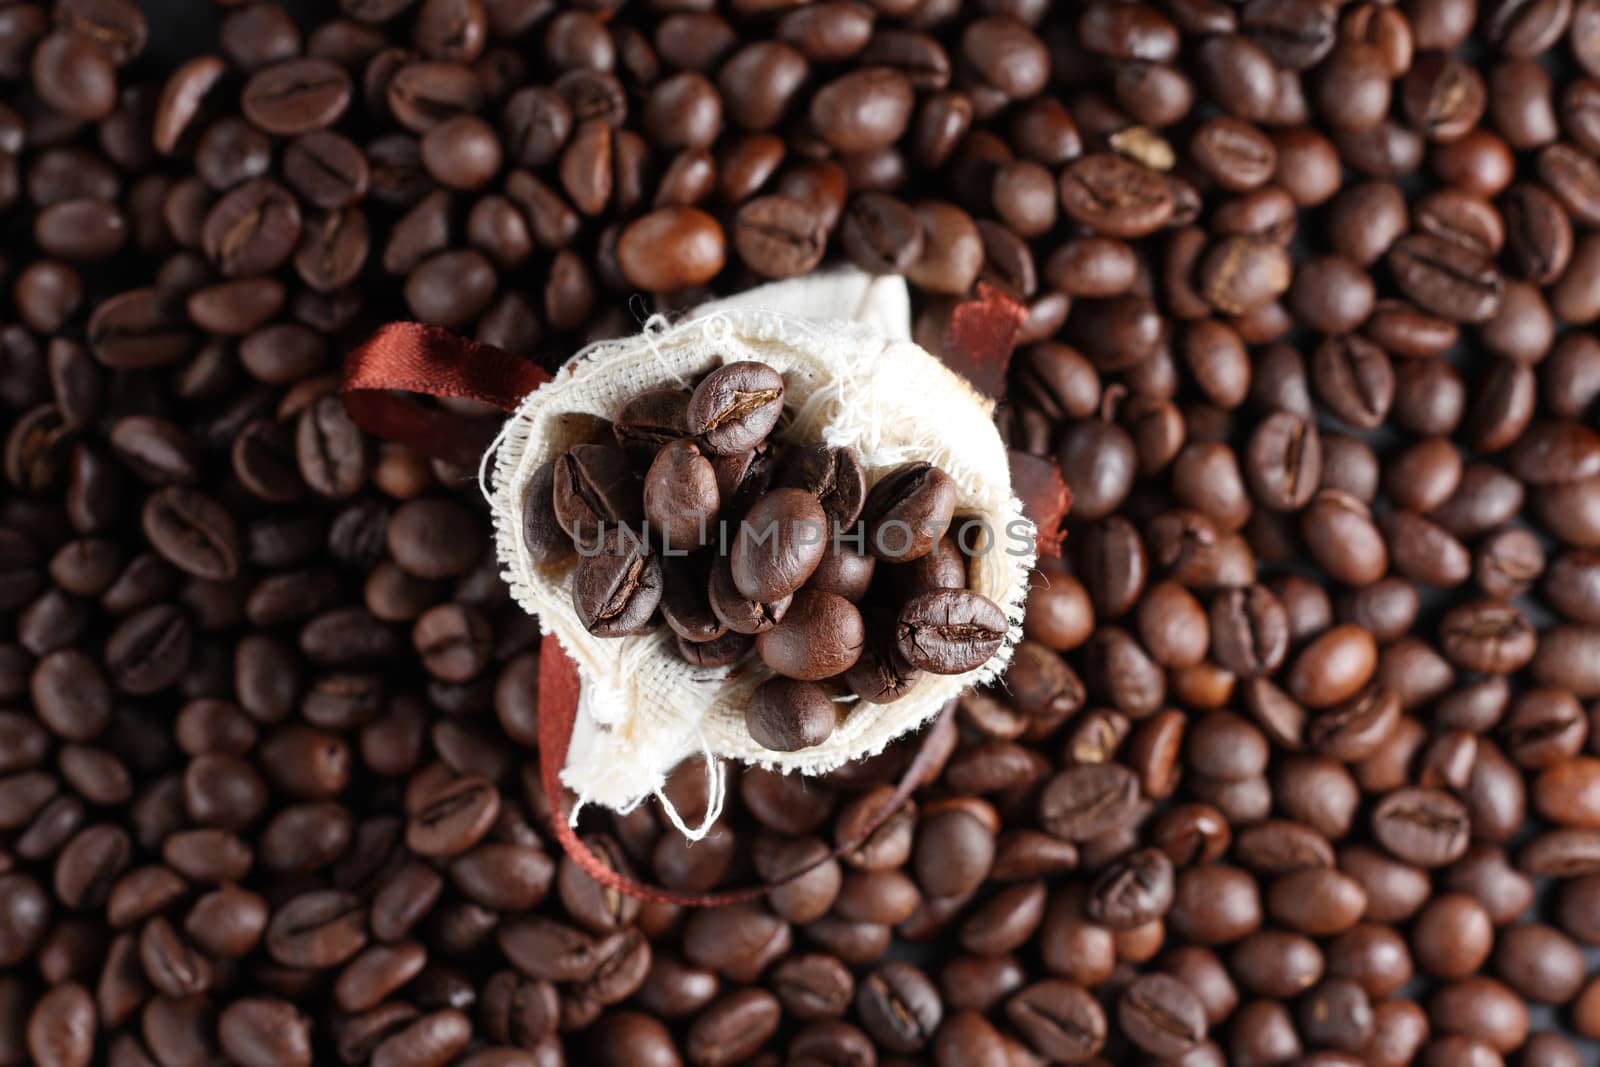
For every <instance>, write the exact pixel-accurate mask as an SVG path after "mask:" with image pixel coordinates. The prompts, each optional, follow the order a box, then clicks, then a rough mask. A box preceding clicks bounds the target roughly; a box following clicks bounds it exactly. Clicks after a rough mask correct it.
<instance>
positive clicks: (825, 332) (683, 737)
mask: <svg viewBox="0 0 1600 1067" xmlns="http://www.w3.org/2000/svg"><path fill="white" fill-rule="evenodd" d="M909 319H910V311H909V301H908V299H907V295H906V289H905V284H904V282H902V281H901V280H900V279H899V278H874V277H872V276H870V275H866V274H863V273H860V272H858V271H848V272H842V273H836V274H828V275H822V276H817V277H812V278H805V279H799V280H796V281H790V282H779V283H775V284H772V285H767V286H763V287H761V288H758V289H754V290H751V291H750V292H747V293H744V294H741V295H740V296H738V297H735V298H732V299H728V300H723V301H719V302H716V303H713V304H708V305H706V306H704V307H701V308H700V309H698V310H697V311H695V312H694V313H693V314H692V315H691V316H689V317H688V318H686V319H684V320H683V321H681V322H679V323H677V324H675V325H669V324H668V323H667V321H666V320H665V319H664V318H662V317H659V316H658V317H656V318H653V319H651V320H650V321H649V322H647V323H646V324H645V328H644V330H643V332H641V333H640V334H639V335H637V336H634V337H629V338H626V339H624V340H619V341H608V342H603V343H600V344H597V345H593V346H591V347H589V348H587V349H585V350H584V351H582V352H580V353H579V354H578V355H577V356H575V357H574V358H573V359H572V360H571V361H570V362H568V363H567V365H566V366H564V367H563V368H562V369H561V371H560V372H559V373H557V374H556V376H555V378H554V379H553V380H552V381H551V382H550V383H549V384H547V385H545V386H544V387H543V388H541V389H539V390H538V391H537V392H535V393H533V394H532V395H531V396H529V397H528V398H527V400H526V401H525V402H524V403H523V405H522V407H521V408H520V409H519V410H518V411H517V412H516V414H515V415H513V416H512V417H511V418H510V419H509V420H508V421H507V423H506V425H505V427H504V428H503V429H502V431H501V433H500V436H499V438H498V439H497V440H496V442H495V444H494V445H493V446H491V449H490V452H489V455H487V456H486V457H485V470H486V471H490V472H491V473H489V477H490V484H488V485H486V486H485V493H486V495H487V496H488V498H489V502H490V504H491V505H492V508H493V513H494V525H495V545H496V549H497V551H498V553H499V559H500V562H501V564H502V566H503V567H504V572H503V576H504V578H505V580H506V582H507V583H508V584H509V585H510V587H511V592H512V595H513V596H514V597H515V598H516V600H517V602H518V603H519V604H521V605H522V606H523V608H525V609H526V610H528V611H530V612H533V613H534V614H536V615H537V616H538V617H539V621H540V624H541V626H542V627H543V628H544V630H545V632H547V633H554V634H555V635H556V636H557V637H558V638H559V639H560V641H561V643H562V645H563V646H564V647H565V648H566V650H567V651H568V652H569V653H570V654H571V656H572V657H573V659H574V660H576V662H577V664H578V666H579V668H580V670H581V671H582V677H583V691H582V697H581V699H580V702H579V706H578V717H577V723H576V726H575V728H574V732H573V738H572V745H571V748H570V750H569V754H568V759H567V764H566V768H565V770H564V771H563V772H562V781H563V782H564V783H565V784H566V786H567V787H568V788H570V789H571V790H572V791H573V792H574V793H575V794H576V796H577V800H578V803H577V804H576V805H575V806H574V808H573V814H574V817H576V813H577V811H578V809H579V808H581V807H582V805H584V804H587V803H596V804H601V805H603V806H605V807H607V808H611V809H613V810H616V811H623V812H625V811H627V810H629V809H631V808H632V807H634V806H635V805H637V804H639V803H640V802H641V801H643V800H645V799H647V798H649V797H650V796H652V795H657V796H659V795H660V790H661V787H662V785H663V783H664V781H665V778H666V775H667V773H668V772H669V771H671V770H672V768H673V767H674V766H676V765H677V764H678V763H679V762H680V761H682V760H683V759H684V758H685V757H688V756H691V755H695V754H703V755H704V756H705V757H706V766H707V768H708V774H709V775H710V778H711V781H710V786H711V798H712V803H711V806H710V809H709V810H708V811H707V813H706V816H705V820H704V822H703V823H702V824H701V826H699V827H687V826H684V825H683V823H682V821H681V820H680V819H679V818H678V816H677V814H676V812H674V811H672V809H671V805H670V804H667V803H665V798H662V799H663V806H664V808H665V810H666V812H667V815H668V817H669V818H670V819H671V820H672V821H673V822H674V823H675V824H677V825H678V827H679V829H681V830H682V831H683V832H684V833H686V834H688V836H690V837H691V838H698V837H700V836H702V835H703V834H704V832H705V830H706V829H708V828H709V826H710V825H711V823H712V822H714V821H715V819H716V818H717V815H718V813H719V811H720V808H721V799H722V796H723V792H724V780H723V773H722V761H724V760H730V759H731V760H739V761H740V762H743V763H748V764H757V765H760V766H763V767H769V768H774V769H777V770H781V771H786V772H787V771H797V772H800V773H802V774H820V773H823V772H826V771H829V770H832V769H833V768H835V767H838V766H840V765H841V764H843V763H846V762H848V761H850V760H853V759H857V758H860V757H865V756H869V755H872V754H873V753H876V752H878V751H880V750H881V749H882V748H883V747H884V746H885V745H887V744H888V743H889V742H890V741H892V740H894V739H895V738H896V737H898V736H900V735H901V734H904V733H906V732H907V731H909V730H913V729H915V728H916V727H918V726H919V725H921V724H922V723H924V722H925V721H927V720H928V719H929V718H930V717H932V716H933V715H935V714H936V713H937V712H938V711H939V709H940V708H941V707H942V706H943V705H944V704H945V702H946V701H948V700H949V699H950V698H952V697H953V696H955V695H956V694H958V693H959V692H961V691H962V690H963V689H965V688H967V687H968V686H972V685H978V684H982V683H984V682H987V681H989V680H990V679H992V678H994V677H995V676H996V675H997V674H999V673H1000V672H1001V671H1002V670H1003V669H1004V666H1005V664H1006V663H1007V661H1008V660H1009V659H1010V655H1011V649H1012V647H1013V645H1014V644H1015V642H1016V640H1017V639H1018V637H1019V636H1020V634H1021V620H1022V604H1023V599H1024V597H1025V596H1026V592H1027V577H1028V572H1029V570H1030V569H1031V568H1032V566H1033V536H1032V533H1033V528H1032V525H1031V524H1030V523H1029V522H1028V520H1027V519H1025V518H1024V517H1023V515H1022V507H1021V504H1020V503H1019V502H1018V500H1017V499H1016V497H1015V496H1014V495H1013V493H1012V491H1011V481H1010V472H1009V468H1008V465H1007V458H1006V448H1005V446H1004V445H1003V444H1002V442H1001V440H1000V436H999V434H998V433H997V432H996V430H995V427H994V423H993V420H992V406H993V402H992V401H990V400H988V399H987V398H985V397H982V396H980V395H979V394H978V393H976V392H974V391H973V390H972V389H971V387H969V386H968V385H967V383H966V382H965V381H964V380H963V379H961V378H960V377H958V376H957V375H955V374H954V373H952V372H951V371H949V370H948V369H946V367H945V366H944V365H943V364H942V363H940V362H939V360H937V359H935V358H934V357H933V356H931V355H929V354H928V353H927V352H926V351H924V350H923V349H922V348H920V347H918V346H917V345H915V344H913V343H912V341H911V340H910V330H909ZM736 360H759V361H760V362H763V363H766V364H769V365H770V366H772V367H774V368H776V369H777V370H778V371H779V372H780V373H782V374H783V378H784V385H785V391H786V407H787V408H788V411H789V415H788V416H787V417H786V421H785V422H784V423H782V424H780V428H779V430H778V431H777V435H778V436H779V437H780V438H783V439H787V440H794V441H807V442H812V441H818V440H820V441H823V442H826V443H827V444H829V445H832V446H836V447H837V446H845V447H849V448H852V449H854V450H855V451H856V453H857V454H858V455H859V456H860V457H861V461H862V464H863V465H864V466H865V468H866V470H867V476H868V483H869V485H870V484H871V482H872V481H874V480H875V479H876V478H877V477H878V476H879V475H881V474H883V473H884V472H886V471H887V470H888V469H890V468H892V467H894V466H896V465H898V464H900V463H902V462H905V461H908V460H913V459H916V460H926V461H928V462H931V463H934V464H937V465H938V466H939V467H941V468H943V469H944V470H945V471H946V472H947V473H948V474H949V475H950V477H951V478H952V479H954V481H955V483H956V485H957V486H958V487H959V490H960V501H959V505H958V507H957V509H956V515H957V522H958V523H960V522H962V521H963V520H970V519H978V520H982V523H983V524H984V527H983V528H984V529H986V530H987V531H989V539H988V543H987V546H986V547H987V548H988V550H987V551H985V552H983V553H982V554H980V555H979V556H978V557H977V558H976V559H975V560H974V562H973V566H972V568H971V571H972V573H971V578H970V582H971V587H972V588H973V589H975V590H976V591H978V592H980V593H982V594H983V595H985V596H987V597H988V598H989V599H991V600H993V601H994V602H995V603H997V604H1000V605H1002V606H1003V607H1004V608H1005V609H1006V611H1007V614H1008V615H1009V617H1010V619H1011V631H1010V634H1009V636H1008V638H1007V640H1006V643H1005V645H1004V647H1003V648H1002V650H1001V651H1000V652H999V653H998V654H997V655H996V656H995V657H994V658H993V659H991V660H990V661H989V662H988V663H986V664H984V665H983V666H982V667H980V668H979V669H977V670H975V671H971V672H968V673H967V674H962V675H953V676H944V677H940V676H934V675H924V677H923V679H922V681H921V682H920V683H919V684H918V685H917V687H916V688H915V689H914V690H913V691H912V693H911V694H910V695H908V696H906V697H904V698H902V699H901V700H899V701H897V702H895V703H893V704H886V705H869V704H859V705H857V704H856V702H855V701H854V699H853V698H842V699H843V700H848V702H849V706H848V707H846V708H843V709H841V715H840V721H839V725H838V727H837V728H836V729H835V730H834V732H833V735H832V736H831V737H830V738H829V739H828V740H827V741H826V742H824V743H823V744H821V745H818V746H816V747H814V748H809V749H806V750H804V751H801V752H773V751H771V750H769V749H765V748H762V747H761V746H760V745H757V744H756V743H755V742H754V741H752V740H751V739H750V736H749V734H748V733H747V732H746V730H745V725H744V714H743V709H744V706H745V703H746V701H747V699H748V697H749V695H750V693H751V691H752V690H753V689H754V688H755V687H756V685H757V684H759V683H760V682H761V681H762V680H763V679H764V678H766V677H768V676H769V673H770V672H767V671H766V670H765V669H764V668H761V666H760V663H759V661H754V660H750V661H747V662H746V663H745V664H742V665H740V666H738V667H735V668H731V669H730V668H722V669H711V670H708V669H701V668H696V667H692V666H690V665H689V664H687V663H685V662H684V661H683V660H682V659H680V658H679V657H678V655H677V653H676V650H675V647H674V644H673V639H672V634H671V632H670V631H669V630H667V628H666V627H661V628H660V630H659V632H657V633H655V634H651V635H646V636H640V637H627V638H621V639H615V638H611V639H607V638H597V637H593V636H591V635H590V634H589V633H588V632H587V631H585V630H584V628H583V626H582V624H581V623H580V622H579V621H578V617H577V614H576V612H575V611H574V609H573V606H572V600H571V588H570V583H571V577H572V570H573V567H574V566H575V564H574V563H573V562H571V561H569V562H567V563H564V564H560V565H557V566H553V567H540V566H537V565H535V564H534V563H533V562H532V561H531V560H530V559H529V556H528V552H527V548H526V545H525V544H524V543H523V540H522V510H523V499H524V494H525V492H526V489H527V486H528V483H529V481H530V478H531V476H532V474H533V472H534V471H535V470H536V469H537V468H538V467H539V466H540V465H541V464H543V463H545V462H546V461H548V460H551V459H553V458H554V457H556V456H557V455H559V454H560V453H561V452H562V451H564V450H565V449H566V448H567V447H569V446H570V445H571V444H573V443H575V442H574V440H573V439H572V437H573V434H574V432H575V431H574V429H573V421H574V420H572V419H570V418H567V417H566V416H569V415H570V414H571V413H573V412H582V413H586V414H590V415H596V416H600V417H603V418H608V419H609V418H610V417H611V416H612V415H613V414H614V413H615V412H616V410H617V409H618V407H619V406H620V405H621V404H622V403H623V401H625V400H627V399H628V398H630V397H632V396H633V395H634V394H636V393H638V392H640V391H641V390H644V389H648V388H651V387H654V386H660V385H667V384H678V385H683V386H685V387H690V386H692V385H693V383H694V382H695V380H696V379H697V378H698V377H699V376H701V375H703V374H704V373H706V372H707V371H710V370H712V369H714V368H716V367H718V366H720V365H722V364H723V363H728V362H734V361H736ZM491 459H492V460H493V462H492V463H490V460H491ZM977 529H978V528H977V527H974V528H973V532H976V531H977ZM978 540H982V539H981V538H978Z"/></svg>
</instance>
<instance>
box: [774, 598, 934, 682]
mask: <svg viewBox="0 0 1600 1067" xmlns="http://www.w3.org/2000/svg"><path fill="white" fill-rule="evenodd" d="M865 640H866V630H865V625H864V623H863V622H862V619H861V613H860V612H859V611H857V610H856V607H855V605H853V604H851V603H850V602H849V601H848V600H846V599H844V598H843V597H841V596H837V595H835V594H833V593H819V592H815V591H813V590H809V589H806V590H802V591H800V592H799V593H796V594H795V596H794V600H793V601H792V602H791V603H790V605H789V610H788V611H787V612H785V613H784V616H783V618H782V619H781V620H779V622H778V624H777V626H775V627H773V628H772V629H770V630H767V631H765V632H764V633H762V634H761V635H760V636H758V637H757V638H756V653H757V654H758V655H759V656H760V657H761V660H762V662H763V663H765V664H766V665H767V666H768V667H771V668H772V669H773V670H774V671H776V672H777V673H779V674H781V675H783V676H784V677H786V678H794V679H798V680H800V681H813V682H814V681H821V680H822V679H825V678H832V677H834V676H835V675H839V674H842V673H844V672H845V671H847V670H849V669H850V668H851V667H852V666H854V665H855V662H856V660H857V659H859V658H860V656H861V650H862V646H863V644H864V643H865ZM902 654H903V653H902Z"/></svg>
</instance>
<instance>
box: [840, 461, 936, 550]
mask: <svg viewBox="0 0 1600 1067" xmlns="http://www.w3.org/2000/svg"><path fill="white" fill-rule="evenodd" d="M955 505H956V486H955V483H954V482H952V481H951V479H950V477H949V476H948V475H947V474H945V473H944V471H942V470H940V469H939V468H937V467H934V466H932V465H930V464H927V463H908V464H905V465H903V466H900V467H897V468H895V469H894V470H892V471H889V472H888V473H887V474H885V475H883V476H882V477H881V478H879V479H878V481H877V482H876V483H875V484H874V485H873V486H872V490H871V492H869V493H868V494H867V499H866V501H865V503H864V504H863V506H862V510H861V516H862V520H863V522H864V523H865V536H866V538H867V551H868V552H869V553H871V554H872V555H873V556H876V557H877V558H878V559H880V560H884V561H886V562H907V561H910V560H915V559H919V558H920V557H922V556H925V555H927V554H928V553H929V552H931V551H932V550H933V547H934V545H936V544H937V543H938V541H939V538H940V537H941V536H942V535H943V533H944V530H945V529H946V528H947V527H948V526H949V524H950V520H951V517H952V515H953V514H954V511H955Z"/></svg>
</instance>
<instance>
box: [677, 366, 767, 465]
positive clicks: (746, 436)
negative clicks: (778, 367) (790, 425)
mask: <svg viewBox="0 0 1600 1067" xmlns="http://www.w3.org/2000/svg"><path fill="white" fill-rule="evenodd" d="M782 411H783V379H782V376H781V375H779V374H778V373H777V372H776V371H774V370H773V369H772V368H770V367H768V366H766V365H764V364H760V363H730V364H727V365H725V366H723V367H719V368H718V369H717V370H715V371H713V372H712V373H711V374H709V375H707V376H706V378H705V379H704V380H703V381H702V382H701V383H700V384H699V385H698V386H696V387H695V391H694V395H693V396H691V397H690V398H689V407H688V411H687V416H686V417H687V419H688V426H689V432H690V433H692V434H695V435H697V436H699V437H701V438H702V439H703V440H704V441H705V443H706V445H707V446H708V447H709V448H710V450H711V451H712V452H715V453H717V454H718V455H731V454H735V453H740V452H746V451H748V450H749V449H751V448H754V447H755V446H756V445H757V444H759V443H760V442H761V440H762V439H763V438H765V437H766V436H767V434H769V433H771V432H772V428H773V427H774V426H776V425H777V422H778V416H779V415H780V414H781V413H782Z"/></svg>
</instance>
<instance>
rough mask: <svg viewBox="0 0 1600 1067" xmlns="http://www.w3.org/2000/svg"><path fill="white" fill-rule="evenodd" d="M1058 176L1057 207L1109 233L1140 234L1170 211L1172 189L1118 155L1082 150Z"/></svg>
mask: <svg viewBox="0 0 1600 1067" xmlns="http://www.w3.org/2000/svg"><path fill="white" fill-rule="evenodd" d="M1060 181H1061V207H1062V210H1064V211H1065V212H1066V213H1067V214H1068V215H1069V216H1071V217H1072V218H1073V219H1075V220H1076V221H1078V222H1080V223H1082V224H1083V225H1084V226H1087V227H1089V228H1091V229H1093V230H1096V231H1098V232H1100V233H1103V234H1105V235H1107V236H1109V237H1143V236H1145V235H1147V234H1149V233H1152V232H1154V231H1155V230H1157V229H1160V228H1161V226H1162V225H1164V224H1165V223H1166V222H1167V220H1168V219H1169V218H1171V217H1172V212H1173V201H1172V191H1171V189H1170V188H1169V187H1168V186H1167V184H1166V183H1165V182H1164V181H1162V180H1161V177H1160V175H1159V174H1157V173H1156V172H1154V171H1151V170H1148V169H1146V168H1145V167H1143V166H1140V165H1139V164H1137V163H1133V162H1130V161H1128V160H1125V159H1123V158H1122V157H1120V156H1116V155H1110V154H1095V155H1087V156H1084V157H1082V158H1081V159H1078V160H1076V161H1074V162H1073V163H1071V164H1070V165H1068V167H1067V169H1066V170H1064V171H1063V172H1062V173H1061V179H1060Z"/></svg>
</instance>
